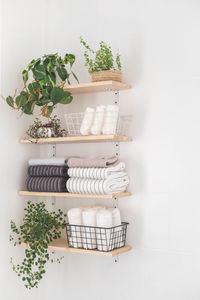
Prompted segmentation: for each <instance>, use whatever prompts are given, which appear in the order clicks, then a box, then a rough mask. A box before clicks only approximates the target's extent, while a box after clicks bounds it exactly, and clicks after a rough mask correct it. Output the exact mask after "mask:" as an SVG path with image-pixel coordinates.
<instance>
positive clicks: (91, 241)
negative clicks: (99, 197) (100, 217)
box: [82, 208, 97, 249]
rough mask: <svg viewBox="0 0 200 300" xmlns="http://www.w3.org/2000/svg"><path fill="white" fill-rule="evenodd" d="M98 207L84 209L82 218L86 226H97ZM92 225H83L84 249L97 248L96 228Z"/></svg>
mask: <svg viewBox="0 0 200 300" xmlns="http://www.w3.org/2000/svg"><path fill="white" fill-rule="evenodd" d="M96 212H97V211H96V209H94V208H88V209H85V210H83V211H82V219H83V225H84V226H92V227H95V226H96ZM92 227H83V230H82V238H83V248H84V249H96V248H97V241H96V230H95V228H92Z"/></svg>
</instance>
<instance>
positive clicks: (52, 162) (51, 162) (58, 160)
mask: <svg viewBox="0 0 200 300" xmlns="http://www.w3.org/2000/svg"><path fill="white" fill-rule="evenodd" d="M28 164H29V166H40V165H43V166H65V165H66V164H67V158H66V157H50V158H31V159H29V161H28Z"/></svg>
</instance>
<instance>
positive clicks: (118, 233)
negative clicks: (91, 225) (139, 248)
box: [108, 208, 123, 249]
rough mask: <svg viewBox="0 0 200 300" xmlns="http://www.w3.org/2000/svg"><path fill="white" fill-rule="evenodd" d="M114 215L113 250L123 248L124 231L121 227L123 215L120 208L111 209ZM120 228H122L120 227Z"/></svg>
mask: <svg viewBox="0 0 200 300" xmlns="http://www.w3.org/2000/svg"><path fill="white" fill-rule="evenodd" d="M108 210H109V211H110V212H111V213H112V222H113V227H115V228H114V229H113V240H114V241H115V242H114V243H113V245H112V249H114V248H119V247H122V246H123V243H122V240H123V229H122V227H121V226H120V225H121V214H120V209H119V208H109V209H108ZM119 226H120V227H119Z"/></svg>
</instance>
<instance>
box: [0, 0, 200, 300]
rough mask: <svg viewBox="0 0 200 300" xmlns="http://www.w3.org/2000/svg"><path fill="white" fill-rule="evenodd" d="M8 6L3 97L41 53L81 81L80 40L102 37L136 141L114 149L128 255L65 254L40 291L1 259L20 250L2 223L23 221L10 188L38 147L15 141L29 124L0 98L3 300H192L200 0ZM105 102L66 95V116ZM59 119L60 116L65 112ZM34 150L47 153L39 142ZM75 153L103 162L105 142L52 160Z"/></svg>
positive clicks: (197, 269)
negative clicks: (122, 168) (125, 194)
mask: <svg viewBox="0 0 200 300" xmlns="http://www.w3.org/2000/svg"><path fill="white" fill-rule="evenodd" d="M16 2H17V3H15V2H14V1H11V0H9V1H8V0H7V1H6V0H4V1H3V37H2V42H3V43H2V47H1V49H2V58H3V61H2V68H1V85H2V87H1V90H2V93H3V94H5V95H7V94H8V93H11V92H12V91H13V89H14V88H15V86H17V85H18V84H20V78H19V72H20V71H21V70H22V69H23V67H24V65H25V64H26V62H28V61H29V60H30V59H31V58H32V57H37V56H40V55H41V54H42V53H47V52H48V53H50V52H59V53H60V54H64V53H65V52H67V51H69V52H72V53H75V54H76V56H77V64H76V67H75V68H74V69H75V71H76V73H77V74H78V75H79V79H80V81H81V82H84V81H88V80H90V77H89V75H88V73H87V70H86V69H85V67H84V59H83V49H82V48H81V46H80V45H79V36H80V35H82V36H83V37H85V39H87V41H88V42H89V43H90V44H95V43H96V42H98V41H100V40H105V41H108V42H110V43H111V45H112V46H113V49H114V50H117V49H120V52H121V54H122V62H123V71H124V80H125V81H126V82H129V83H131V84H132V85H133V89H132V90H130V91H124V92H121V93H120V101H121V104H120V105H121V109H122V110H123V111H125V112H132V114H133V124H132V134H133V138H134V142H133V143H132V144H123V145H121V158H122V159H123V160H124V161H125V162H126V163H127V170H128V172H129V174H130V176H131V185H130V190H131V191H132V192H133V196H132V197H130V198H128V199H126V198H124V199H120V201H119V206H120V208H121V209H122V213H123V216H124V220H127V221H129V222H130V223H131V224H130V226H129V230H128V243H129V244H131V245H132V246H133V251H131V252H129V253H127V254H124V255H122V256H120V257H119V260H120V261H119V263H118V264H115V263H114V262H113V260H112V259H108V258H102V257H90V256H81V255H75V254H66V255H65V260H64V261H63V262H62V264H61V265H50V266H49V267H48V272H47V275H46V277H45V279H44V280H43V281H42V282H41V284H40V288H39V289H38V290H35V291H31V292H27V291H26V290H25V289H24V288H23V285H22V283H21V281H20V280H19V279H18V278H17V277H16V276H15V274H14V273H13V272H12V270H11V268H10V265H9V256H10V255H13V256H14V257H16V258H17V257H18V255H21V254H22V251H23V250H22V249H20V250H19V249H14V250H13V249H12V248H11V247H10V246H9V244H8V241H7V240H8V235H9V229H8V226H9V220H10V218H11V217H12V218H15V219H19V218H20V217H21V211H22V208H23V203H24V201H25V199H21V198H19V197H17V195H16V190H17V189H18V187H19V186H20V185H22V182H23V180H24V172H25V161H26V160H27V159H28V157H31V156H33V155H37V153H36V151H38V150H37V149H36V147H34V146H20V145H19V144H18V143H17V139H18V137H20V136H21V135H23V132H24V131H25V128H26V127H27V123H28V122H30V121H29V118H24V117H23V118H22V119H19V120H18V119H17V118H16V113H15V112H12V111H11V110H9V108H8V107H7V106H6V105H5V104H4V103H3V102H1V104H0V105H1V112H3V114H1V118H0V137H1V141H2V142H1V160H2V161H1V169H0V170H1V171H0V172H1V189H0V191H1V201H2V204H1V215H2V217H1V231H2V232H1V238H2V243H1V245H2V246H3V248H1V268H0V270H1V271H0V272H1V273H0V274H1V275H2V279H1V285H2V288H1V289H0V290H1V292H2V291H3V297H2V299H8V300H10V299H12V298H13V297H16V296H17V297H21V298H22V299H48V300H52V299H55V298H58V297H62V298H63V297H65V298H70V299H73V300H78V299H84V300H86V299H87V300H92V299H97V300H100V299H105V300H108V299H116V300H120V299H123V300H132V299H135V300H146V299H151V300H160V299H162V300H168V299H171V300H179V299H180V300H188V299H191V300H199V298H200V286H199V276H200V266H199V259H200V254H199V250H200V239H199V234H200V218H199V210H200V202H199V196H200V191H199V169H200V168H199V167H200V160H199V150H200V142H199V138H198V136H199V132H198V129H199V125H200V119H199V109H200V104H199V96H200V88H199V86H198V84H199V80H200V58H199V57H200V56H199V53H200V42H199V34H200V19H199V13H200V3H199V2H198V1H195V0H188V1H187V0H185V1H180V0H173V1H172V0H171V1H170V0H168V1H165V0H162V1H161V0H151V1H148V0H140V1H139V0H134V1H131V0H130V1H129V0H124V1H123V2H121V1H114V0H110V1H106V0H98V1H94V0H93V1H92V0H85V1H78V0H76V1H66V0H57V1H53V0H48V1H46V2H45V1H43V2H42V3H41V1H40V2H39V1H25V0H19V1H16ZM8 19H9V22H8ZM35 19H37V22H35ZM22 44H23V46H22ZM103 102H104V103H107V102H112V95H111V94H101V95H100V94H99V95H95V94H94V95H93V94H90V95H80V96H75V97H74V100H73V103H72V104H71V105H70V106H66V107H65V112H67V111H81V110H83V109H84V108H85V107H86V106H87V105H89V104H90V105H91V103H93V105H96V103H103ZM57 113H59V114H60V117H61V118H62V117H63V110H61V109H58V111H57ZM3 138H4V139H3ZM40 149H41V153H42V154H44V153H47V152H46V150H48V148H47V147H44V146H42V147H41V148H40ZM80 151H81V152H80ZM80 153H81V154H83V155H87V154H88V155H93V154H94V153H95V154H98V155H101V154H102V155H105V154H108V155H111V154H113V146H112V145H110V144H106V145H102V146H101V147H99V145H95V144H94V145H93V144H91V145H81V149H80V147H79V146H78V145H60V146H58V155H64V154H66V155H70V154H80ZM8 162H9V163H8ZM8 165H9V167H8ZM23 167H24V169H23ZM8 169H9V171H8ZM4 174H5V175H4ZM80 203H92V201H91V200H90V201H89V200H85V201H84V200H81V201H80V200H74V199H73V200H70V199H67V200H63V199H58V200H57V207H62V208H63V209H65V210H67V209H68V208H69V207H71V206H76V205H79V204H80ZM96 203H97V201H96ZM104 203H106V201H104ZM107 203H109V204H112V202H111V201H110V200H109V201H108V202H107ZM2 266H3V267H2Z"/></svg>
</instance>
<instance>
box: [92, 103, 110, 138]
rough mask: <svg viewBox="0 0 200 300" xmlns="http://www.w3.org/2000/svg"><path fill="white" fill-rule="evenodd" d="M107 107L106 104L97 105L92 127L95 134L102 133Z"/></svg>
mask: <svg viewBox="0 0 200 300" xmlns="http://www.w3.org/2000/svg"><path fill="white" fill-rule="evenodd" d="M105 109H106V107H105V106H104V105H99V106H97V107H96V111H95V115H94V121H93V124H92V128H91V133H92V134H93V135H99V134H101V133H102V127H103V122H104V113H105Z"/></svg>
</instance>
